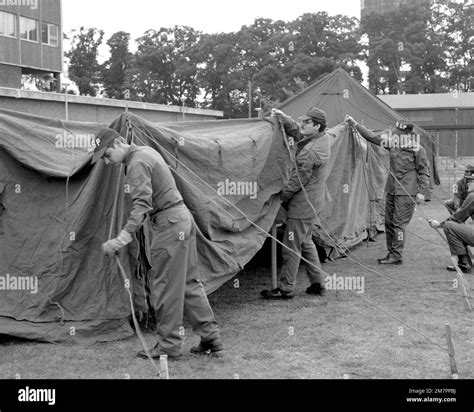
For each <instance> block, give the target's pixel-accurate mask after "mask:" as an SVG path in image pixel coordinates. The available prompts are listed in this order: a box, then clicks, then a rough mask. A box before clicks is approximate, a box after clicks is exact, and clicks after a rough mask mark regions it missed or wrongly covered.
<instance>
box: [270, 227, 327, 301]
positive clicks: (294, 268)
mask: <svg viewBox="0 0 474 412" xmlns="http://www.w3.org/2000/svg"><path fill="white" fill-rule="evenodd" d="M314 223H315V219H314V218H310V219H290V218H289V219H288V221H287V223H286V230H285V235H284V237H283V244H284V245H285V246H286V247H288V248H289V249H291V250H288V249H287V248H286V247H284V248H283V249H282V256H283V266H282V269H281V272H280V282H279V286H278V287H279V288H280V289H281V290H283V291H285V292H293V291H294V290H295V288H296V278H297V275H298V268H299V266H300V263H301V257H303V258H305V259H306V260H308V261H309V262H311V263H312V264H311V265H309V264H306V271H307V274H308V277H309V281H310V283H311V284H314V283H320V284H322V285H323V284H324V278H323V274H322V271H321V262H320V260H319V256H318V251H317V249H316V246H315V245H314V243H313V240H312V233H313V227H314Z"/></svg>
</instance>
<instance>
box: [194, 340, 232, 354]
mask: <svg viewBox="0 0 474 412" xmlns="http://www.w3.org/2000/svg"><path fill="white" fill-rule="evenodd" d="M223 351H224V345H223V343H222V340H221V338H214V339H211V340H204V339H201V342H199V346H193V347H192V348H191V353H193V354H195V355H211V356H220V355H222V353H223Z"/></svg>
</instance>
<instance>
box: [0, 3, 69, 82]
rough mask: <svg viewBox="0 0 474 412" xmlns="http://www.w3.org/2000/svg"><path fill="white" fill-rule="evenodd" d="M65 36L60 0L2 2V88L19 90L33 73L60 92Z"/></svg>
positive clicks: (0, 73)
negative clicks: (24, 78) (24, 79)
mask: <svg viewBox="0 0 474 412" xmlns="http://www.w3.org/2000/svg"><path fill="white" fill-rule="evenodd" d="M62 33H63V30H62V8H61V0H0V87H12V88H17V89H19V88H21V84H22V75H27V74H33V75H41V76H44V79H45V81H48V82H50V88H51V90H59V89H60V73H61V71H62V65H63V42H62V40H63V34H62Z"/></svg>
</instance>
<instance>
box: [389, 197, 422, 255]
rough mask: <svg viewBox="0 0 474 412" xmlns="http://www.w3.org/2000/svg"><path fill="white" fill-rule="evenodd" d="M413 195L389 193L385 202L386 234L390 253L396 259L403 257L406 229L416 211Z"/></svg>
mask: <svg viewBox="0 0 474 412" xmlns="http://www.w3.org/2000/svg"><path fill="white" fill-rule="evenodd" d="M415 207H416V203H415V199H414V197H412V196H408V195H407V196H395V195H390V194H388V195H387V198H386V202H385V235H386V239H387V249H388V252H389V254H390V255H391V256H392V257H394V258H395V259H398V260H402V259H403V248H404V246H405V229H406V227H407V226H408V223H410V220H411V219H412V217H413V214H414V212H415Z"/></svg>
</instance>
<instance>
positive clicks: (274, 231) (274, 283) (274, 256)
mask: <svg viewBox="0 0 474 412" xmlns="http://www.w3.org/2000/svg"><path fill="white" fill-rule="evenodd" d="M276 237H277V227H276V224H274V225H273V227H272V289H276V288H277V287H278V284H277V270H278V268H277V264H278V263H277V243H276V240H275V239H276Z"/></svg>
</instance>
